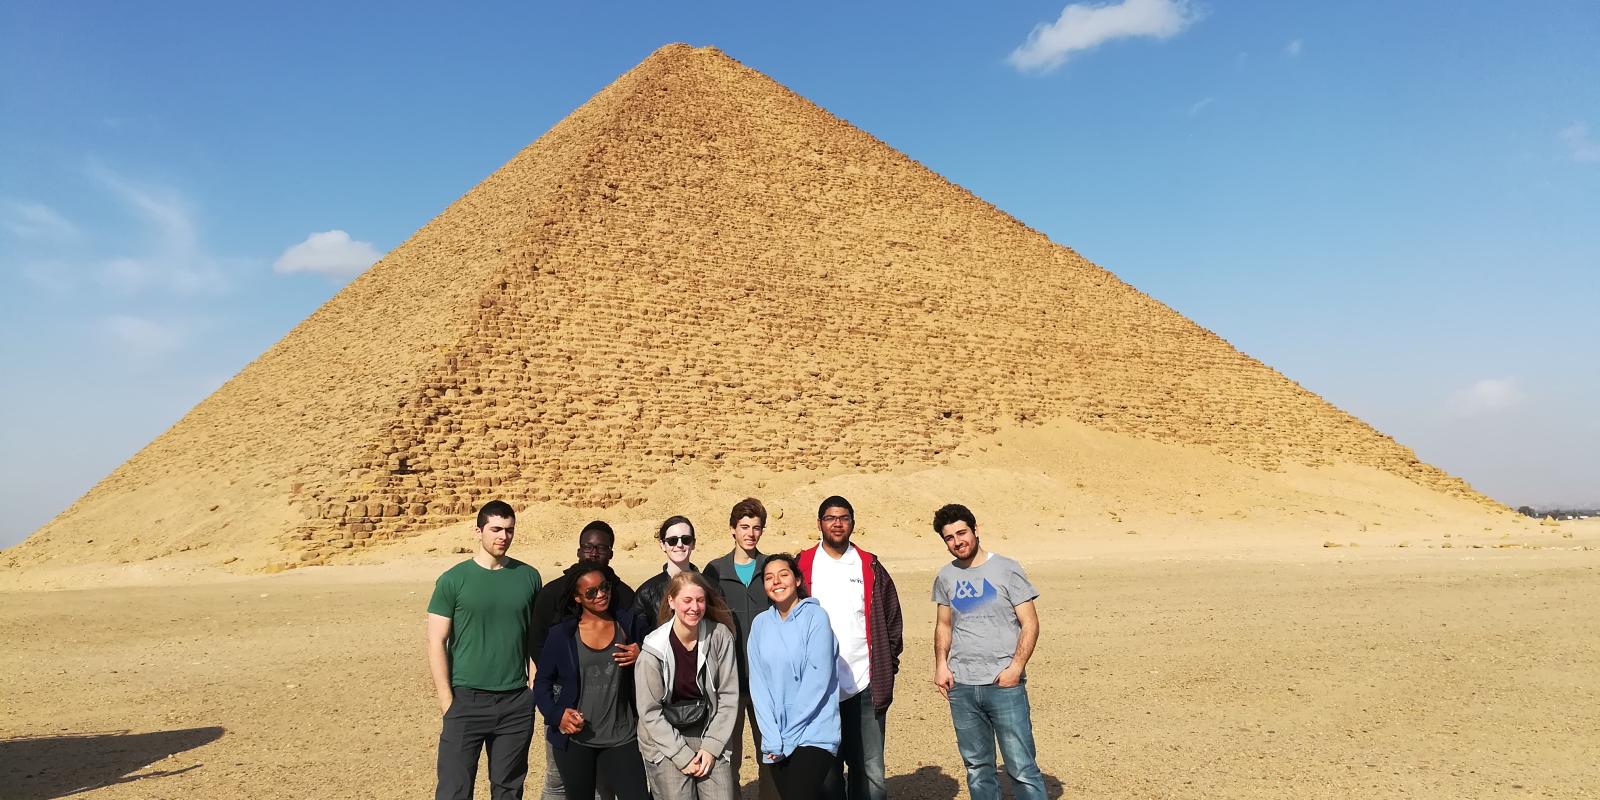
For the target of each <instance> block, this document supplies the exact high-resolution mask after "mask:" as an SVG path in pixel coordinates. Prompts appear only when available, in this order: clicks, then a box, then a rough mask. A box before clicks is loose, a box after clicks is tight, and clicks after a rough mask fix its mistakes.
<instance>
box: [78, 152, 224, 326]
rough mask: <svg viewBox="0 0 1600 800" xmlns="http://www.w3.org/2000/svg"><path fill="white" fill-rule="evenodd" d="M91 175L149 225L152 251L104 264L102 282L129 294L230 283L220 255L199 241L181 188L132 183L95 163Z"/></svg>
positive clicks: (213, 288) (203, 289)
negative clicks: (212, 252) (204, 246)
mask: <svg viewBox="0 0 1600 800" xmlns="http://www.w3.org/2000/svg"><path fill="white" fill-rule="evenodd" d="M88 172H89V176H90V177H92V178H94V179H95V180H96V181H97V182H99V183H100V185H101V186H102V187H104V188H105V189H106V190H108V191H109V192H110V193H111V195H112V196H113V197H114V198H116V199H117V200H118V201H120V202H121V203H122V204H123V205H124V206H125V207H126V208H127V209H128V210H129V211H130V212H132V213H133V215H134V216H135V217H138V218H139V219H141V220H142V221H143V222H144V223H145V225H146V226H147V229H148V233H149V238H150V243H151V247H150V251H149V252H147V253H144V254H141V255H138V256H120V257H118V258H114V259H111V260H109V261H107V262H105V263H104V264H103V265H102V266H101V268H100V282H101V283H102V285H104V286H106V287H107V288H110V289H113V290H115V291H119V292H122V293H125V294H137V293H139V292H142V291H145V290H147V289H161V290H165V291H167V292H170V293H173V294H177V295H193V294H201V293H215V292H220V291H223V290H224V289H226V288H227V285H228V281H227V277H226V275H225V273H224V270H223V268H222V266H221V264H220V263H219V261H218V259H217V258H216V257H215V256H213V255H211V254H210V253H208V252H206V250H205V249H204V248H203V247H202V246H201V244H200V235H199V232H198V226H197V225H196V224H195V221H194V217H193V215H192V214H191V213H190V211H189V210H188V204H187V203H185V202H184V200H183V198H182V197H181V196H179V195H178V194H177V193H176V192H174V191H172V190H170V189H161V188H157V187H152V186H145V185H142V184H138V183H135V182H133V181H130V180H128V179H126V178H124V177H123V176H121V175H119V174H117V173H116V172H113V171H112V170H110V169H108V168H106V167H104V166H100V165H98V164H91V165H90V166H89V168H88Z"/></svg>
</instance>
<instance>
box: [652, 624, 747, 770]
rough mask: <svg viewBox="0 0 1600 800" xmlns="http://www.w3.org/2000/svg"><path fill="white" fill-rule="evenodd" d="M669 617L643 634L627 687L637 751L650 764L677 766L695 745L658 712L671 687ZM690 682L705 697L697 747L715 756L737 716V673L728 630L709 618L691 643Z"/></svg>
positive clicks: (724, 746)
mask: <svg viewBox="0 0 1600 800" xmlns="http://www.w3.org/2000/svg"><path fill="white" fill-rule="evenodd" d="M671 635H672V620H670V619H669V620H667V621H666V622H665V623H664V624H662V625H661V627H659V628H656V629H655V630H653V631H651V632H650V633H649V634H648V635H647V636H645V637H644V644H643V646H642V647H641V648H640V650H639V660H638V661H637V662H635V664H634V669H633V691H634V698H635V700H636V701H637V707H638V709H639V754H640V755H642V756H644V760H645V761H648V762H650V763H652V764H657V763H660V762H661V760H662V759H664V758H665V759H671V760H672V763H673V764H675V765H677V767H678V768H679V769H682V768H684V767H687V766H689V762H690V761H692V760H694V754H695V749H694V748H691V747H689V744H688V742H686V741H684V738H683V734H682V733H679V732H678V729H677V728H674V727H672V725H671V724H669V723H668V722H667V720H666V718H665V717H663V716H662V715H661V706H662V705H664V704H665V703H666V702H667V696H668V694H669V693H670V692H671V689H672V673H673V672H674V671H675V669H676V667H677V661H676V659H674V658H673V657H672V643H671V641H669V640H668V639H667V637H669V636H671ZM694 657H695V665H696V666H695V670H696V675H695V683H696V684H697V685H698V686H699V687H700V693H701V695H703V696H704V697H705V698H706V699H707V700H709V701H711V708H710V714H709V715H708V717H707V719H706V727H705V733H704V735H702V736H701V739H700V748H701V749H704V750H705V751H706V752H708V753H711V754H713V755H715V756H717V757H718V758H721V757H723V754H724V751H726V750H727V749H728V739H730V738H732V737H733V726H734V722H735V721H736V720H737V719H738V715H739V673H738V668H737V667H735V666H734V640H733V631H730V630H728V628H727V626H724V625H721V624H719V623H717V622H714V621H712V620H710V619H702V620H700V631H699V643H698V644H696V645H695V648H694Z"/></svg>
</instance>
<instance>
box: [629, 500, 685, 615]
mask: <svg viewBox="0 0 1600 800" xmlns="http://www.w3.org/2000/svg"><path fill="white" fill-rule="evenodd" d="M656 544H659V545H661V552H662V553H665V554H666V556H667V563H665V564H663V565H662V566H661V572H659V573H657V574H656V575H655V576H654V577H652V578H650V580H647V581H645V582H644V583H641V584H639V591H638V593H637V594H635V595H634V598H635V599H634V604H633V610H634V611H637V612H639V613H640V614H641V615H643V616H644V618H645V619H647V620H649V621H650V626H651V627H652V628H653V627H655V626H657V625H660V624H661V623H663V622H666V621H667V617H669V616H671V614H672V612H671V611H670V610H668V609H667V608H666V606H664V605H662V600H664V599H665V598H666V593H667V581H670V580H672V579H673V577H674V576H676V575H677V574H678V573H680V572H699V571H700V568H699V567H696V566H695V565H694V564H693V562H691V561H689V557H690V556H692V555H694V523H692V522H690V521H689V518H688V517H682V516H672V517H667V519H666V521H665V522H662V523H661V528H660V529H659V530H657V531H656Z"/></svg>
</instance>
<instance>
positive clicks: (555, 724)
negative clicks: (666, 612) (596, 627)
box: [533, 606, 650, 750]
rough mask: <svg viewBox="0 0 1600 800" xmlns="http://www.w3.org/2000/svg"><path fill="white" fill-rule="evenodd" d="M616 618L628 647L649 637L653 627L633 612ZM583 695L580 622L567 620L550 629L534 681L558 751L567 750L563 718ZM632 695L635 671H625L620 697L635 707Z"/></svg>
mask: <svg viewBox="0 0 1600 800" xmlns="http://www.w3.org/2000/svg"><path fill="white" fill-rule="evenodd" d="M616 618H617V624H619V625H621V626H622V638H623V641H624V642H625V643H626V644H639V643H641V642H643V641H644V637H645V635H646V634H648V633H650V626H649V625H646V624H645V621H644V618H643V617H641V616H639V615H638V614H636V613H634V611H633V609H632V608H629V607H626V606H624V607H623V608H620V609H618V610H617V611H616ZM582 694H583V680H582V676H581V675H580V674H579V672H578V620H577V618H576V617H568V618H566V619H564V620H562V621H560V622H557V623H556V624H554V625H552V626H550V633H549V635H548V636H547V637H546V638H545V641H544V648H543V652H542V653H541V654H540V656H539V675H538V677H536V678H534V679H533V704H534V705H535V706H538V708H539V713H540V714H543V715H544V721H545V734H544V736H545V738H546V739H548V740H549V741H550V744H551V745H553V746H554V747H555V748H556V749H557V750H565V749H567V740H568V738H569V737H568V736H567V735H566V734H564V733H562V732H561V715H562V713H563V712H565V711H566V710H567V709H569V708H577V707H578V698H579V697H580V696H582ZM633 695H634V689H633V670H632V669H624V670H623V671H622V685H621V686H619V687H617V697H618V698H621V699H623V700H624V702H627V703H628V704H629V705H632V704H633V702H634V699H633Z"/></svg>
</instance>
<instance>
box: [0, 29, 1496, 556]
mask: <svg viewBox="0 0 1600 800" xmlns="http://www.w3.org/2000/svg"><path fill="white" fill-rule="evenodd" d="M1054 418H1066V419H1071V420H1076V421H1079V422H1083V423H1086V424H1088V425H1091V426H1094V427H1096V428H1099V429H1102V430H1107V431H1112V432H1118V433H1129V434H1134V435H1137V436H1139V437H1143V438H1147V439H1153V440H1156V441H1161V442H1170V443H1176V444H1186V445H1196V444H1198V445H1205V446H1208V447H1211V448H1214V449H1215V450H1216V451H1218V452H1220V453H1223V454H1225V455H1227V456H1228V457H1230V458H1231V459H1233V460H1235V461H1237V462H1240V463H1244V464H1249V465H1253V466H1258V467H1262V468H1267V469H1272V468H1276V467H1278V466H1279V465H1280V464H1283V463H1285V462H1295V463H1301V464H1309V465H1322V464H1333V463H1353V464H1358V465H1364V466H1368V467H1373V468H1376V469H1380V470H1384V471H1387V472H1390V473H1393V474H1395V475H1399V476H1402V477H1404V478H1406V479H1408V480H1410V481H1412V482H1414V483H1417V484H1420V485H1422V486H1425V487H1428V488H1431V489H1433V490H1436V491H1438V492H1440V493H1442V494H1445V495H1449V496H1453V497H1458V498H1462V499H1466V500H1469V501H1473V502H1481V503H1484V504H1489V501H1487V500H1485V499H1484V498H1482V497H1481V496H1479V495H1476V494H1475V493H1473V492H1472V491H1471V490H1470V489H1469V488H1468V487H1467V486H1466V485H1465V484H1464V483H1462V482H1461V481H1460V480H1459V479H1456V478H1454V477H1452V476H1449V475H1447V474H1445V473H1443V472H1441V471H1439V470H1437V469H1435V468H1433V467H1431V466H1429V465H1427V464H1424V463H1422V462H1420V461H1419V460H1418V459H1417V458H1416V456H1415V455H1414V454H1413V453H1412V452H1411V451H1409V450H1407V449H1406V448H1404V447H1401V446H1399V445H1398V444H1396V443H1395V442H1394V441H1393V440H1391V439H1389V438H1388V437H1386V436H1383V435H1382V434H1380V433H1378V432H1377V431H1375V430H1373V429H1372V428H1371V427H1369V426H1367V425H1366V424H1365V423H1363V422H1361V421H1360V420H1358V419H1355V418H1354V417H1351V416H1350V415H1348V414H1345V413H1344V412H1341V411H1339V410H1338V409H1336V408H1334V407H1332V406H1331V405H1329V404H1328V403H1326V402H1324V401H1323V400H1321V399H1320V398H1318V397H1317V396H1316V395H1314V394H1312V393H1310V392H1308V391H1306V390H1304V389H1303V388H1301V387H1299V386H1298V385H1296V384H1294V383H1293V382H1291V381H1289V380H1287V379H1285V378H1283V377H1282V376H1281V375H1279V374H1277V373H1276V372H1274V371H1273V370H1271V369H1269V368H1268V367H1266V366H1264V365H1262V364H1261V363H1259V362H1257V361H1256V360H1254V359H1251V358H1249V357H1247V356H1245V355H1242V354H1240V353H1239V352H1237V351H1236V350H1234V349H1233V348H1232V347H1230V346H1229V345H1228V344H1227V343H1226V342H1224V341H1223V340H1222V339H1220V338H1219V337H1217V336H1215V335H1214V334H1212V333H1210V332H1209V331H1206V330H1204V329H1203V328H1200V327H1199V326H1197V325H1195V324H1194V323H1192V322H1190V321H1189V320H1187V319H1185V318H1184V317H1182V316H1181V315H1179V314H1178V313H1176V312H1174V311H1172V310H1171V309H1169V308H1167V307H1165V306H1163V305H1162V304H1160V303H1158V302H1156V301H1155V300H1153V299H1151V298H1149V297H1147V296H1145V295H1144V294H1142V293H1140V292H1138V291H1137V290H1135V289H1133V288H1132V287H1130V286H1128V285H1127V284H1125V283H1123V282H1122V281H1120V280H1118V279H1117V278H1116V277H1115V276H1113V275H1112V274H1111V273H1109V272H1107V271H1105V270H1103V269H1101V268H1099V267H1097V266H1095V265H1093V264H1091V263H1089V262H1088V261H1087V260H1085V259H1083V258H1081V257H1080V256H1078V255H1077V254H1076V253H1074V252H1073V251H1071V250H1070V249H1068V248H1065V247H1062V246H1060V245H1057V244H1054V243H1052V242H1050V241H1049V240H1048V239H1047V238H1046V237H1044V236H1043V235H1041V234H1039V233H1037V232H1035V231H1032V230H1030V229H1028V228H1027V227H1026V226H1024V225H1022V224H1020V223H1019V222H1017V221H1016V220H1015V219H1013V218H1011V217H1009V216H1007V215H1005V214H1004V213H1002V212H1000V211H998V210H997V209H995V208H994V207H993V206H991V205H989V204H987V203H985V202H983V201H982V200H980V199H978V198H976V197H974V196H972V195H971V194H970V193H968V192H966V191H965V190H962V189H960V188H959V187H957V186H955V185H953V184H951V183H949V182H948V181H946V180H944V179H943V178H941V177H939V176H938V175H936V174H934V173H932V172H931V171H929V170H927V169H926V168H924V167H922V166H921V165H919V164H917V163H915V162H914V161H912V160H910V159H909V158H906V157H905V156H903V155H901V154H900V153H898V152H896V151H894V150H893V149H892V148H890V147H888V146H887V145H885V144H883V143H882V142H879V141H878V140H876V139H874V138H872V137H871V136H869V135H867V134H865V133H863V132H861V131H859V130H857V129H855V128H853V127H851V126H850V125H849V124H847V123H845V122H843V121H841V120H839V119H838V118H836V117H833V116H832V115H830V114H828V113H827V112H826V111H823V110H822V109H820V108H818V107H817V106H815V105H813V104H811V103H810V102H808V101H806V100H804V99H803V98H801V97H799V96H797V95H795V94H793V93H792V92H789V91H788V90H786V89H784V88H783V87H781V86H780V85H778V84H776V83H775V82H773V81H771V80H770V79H769V78H767V77H765V76H763V75H761V74H759V73H757V72H755V71H753V70H750V69H747V68H745V67H743V66H741V65H739V64H738V63H737V62H735V61H734V60H732V59H730V58H728V57H727V56H725V55H722V54H721V53H719V52H716V51H714V50H710V49H704V48H702V49H695V48H689V47H685V46H681V45H679V46H669V47H666V48H663V49H662V50H660V51H657V53H655V54H654V55H652V56H651V57H650V58H649V59H647V60H646V61H644V62H643V63H642V64H640V65H639V66H638V67H636V68H635V69H634V70H632V71H631V72H629V73H628V74H627V75H624V76H623V77H622V78H620V79H618V81H616V82H615V83H613V84H612V85H611V86H609V87H607V88H606V89H605V90H603V91H601V92H600V93H599V94H598V95H596V96H595V97H594V98H593V99H591V100H590V101H589V102H588V103H586V104H585V105H584V106H583V107H582V108H580V109H578V110H577V111H576V112H574V113H573V114H572V115H571V116H570V117H568V118H567V119H566V120H564V121H563V122H561V123H560V124H559V125H557V126H556V127H555V128H553V129H552V130H551V131H550V132H549V133H547V134H546V135H545V136H543V137H541V138H540V139H539V140H538V141H537V142H535V143H534V144H532V145H530V146H529V147H528V148H527V149H525V150H524V151H523V152H521V153H520V154H518V155H517V156H516V157H515V158H513V159H512V160H511V161H510V162H508V163H507V164H506V165H505V166H504V167H502V168H501V169H500V170H499V171H497V172H496V173H494V174H493V175H491V176H490V177H489V178H488V179H487V180H485V181H484V182H483V183H482V184H480V185H479V186H477V187H475V188H474V189H473V190H472V191H471V192H469V193H468V194H467V195H465V196H464V197H463V198H462V199H461V200H459V201H457V202H456V203H455V204H453V205H452V206H450V207H449V208H448V209H447V210H446V211H445V212H444V213H443V214H441V215H440V216H439V217H438V218H436V219H435V220H434V221H432V222H430V223H429V224H428V225H427V226H425V227H424V228H423V229H421V230H420V231H418V233H417V234H416V235H415V236H413V237H412V238H411V239H410V240H409V241H408V242H406V243H405V244H404V245H402V246H401V247H399V248H397V249H396V250H395V251H394V252H393V253H391V254H390V255H389V256H387V257H386V258H385V259H384V260H383V261H381V262H379V263H378V264H377V265H375V266H374V267H373V268H372V269H371V270H369V271H368V272H367V273H366V274H364V275H363V276H362V277H361V278H359V279H357V280H356V281H355V282H353V283H352V284H351V285H350V286H349V287H347V288H346V289H344V290H343V291H341V292H340V293H339V294H338V295H336V296H335V297H334V298H333V299H332V300H330V301H329V302H328V303H327V304H326V305H325V306H324V307H323V308H321V309H320V310H318V311H317V312H316V313H315V314H313V315H312V316H311V317H309V318H308V319H307V320H305V321H304V322H303V323H302V324H301V325H300V326H298V327H297V328H296V329H295V330H294V331H292V332H291V333H290V334H289V335H288V336H287V337H285V338H284V340H283V341H281V342H279V343H278V344H277V345H275V346H274V347H273V348H272V349H271V350H269V351H268V352H267V353H266V354H264V355H263V356H262V357H261V358H260V359H258V360H257V361H256V362H255V363H253V364H251V365H250V366H249V367H247V368H246V369H245V370H244V371H242V372H241V373H240V374H239V375H238V376H237V377H235V378H234V379H233V380H232V381H230V382H229V383H228V384H227V385H225V386H224V387H223V388H222V389H220V390H218V392H217V393H216V394H214V395H213V396H211V397H210V398H208V399H207V400H206V401H204V402H203V403H201V404H200V405H199V406H198V407H196V408H195V409H194V411H192V412H191V413H190V414H189V415H188V416H186V417H185V418H184V419H183V420H181V421H180V422H179V423H178V424H177V425H175V426H174V427H173V428H172V429H171V430H169V431H168V432H167V433H165V434H163V435H162V436H161V437H160V438H158V439H156V440H155V441H154V442H152V443H151V444H150V445H149V446H148V447H146V448H145V449H144V450H143V451H141V452H140V453H139V454H138V455H136V456H135V457H134V458H133V459H130V460H129V461H128V462H127V463H126V464H124V465H123V466H122V467H120V468H119V469H118V470H117V471H115V472H114V473H112V475H111V476H109V477H108V478H106V479H105V480H104V481H102V482H101V484H99V485H98V486H96V487H95V488H94V489H93V490H91V491H90V492H89V493H88V494H87V495H85V496H84V498H82V499H81V500H80V501H79V502H78V503H76V504H75V505H74V506H73V507H72V508H71V509H69V510H68V511H66V512H64V513H63V514H62V515H61V516H60V517H58V518H57V519H56V520H55V521H53V522H52V523H51V524H50V525H48V526H46V527H45V528H43V529H41V531H40V532H39V533H37V534H36V535H35V536H34V537H33V538H32V539H30V540H29V542H28V543H26V544H25V545H24V546H23V548H20V549H22V550H24V551H28V550H30V549H31V550H33V551H37V554H38V555H39V556H45V555H47V554H48V551H49V549H50V548H49V546H48V543H49V541H50V540H51V539H53V538H56V537H71V536H75V535H77V533H75V532H80V531H82V530H88V529H90V528H92V527H94V526H96V525H102V526H103V525H106V524H110V523H113V522H115V523H117V524H119V525H120V526H121V527H123V528H131V529H133V530H137V531H140V532H141V533H142V535H144V536H146V537H152V538H147V539H146V540H145V541H144V542H142V543H141V547H144V548H145V549H146V550H149V549H151V548H159V547H163V546H165V547H169V548H170V547H172V546H174V545H177V544H178V543H185V544H189V543H199V542H202V541H204V542H211V541H216V540H218V539H219V538H227V537H229V536H233V537H238V538H250V537H256V538H259V536H260V531H261V530H263V529H264V527H271V528H274V529H275V530H276V531H278V532H283V531H285V530H289V529H290V528H291V527H292V530H293V532H292V533H291V534H290V535H288V536H287V537H286V538H285V540H284V542H283V543H284V544H285V545H287V546H289V547H292V548H294V549H295V550H297V551H298V550H304V551H305V552H304V555H303V556H302V557H304V558H305V559H307V560H308V561H311V562H316V561H319V560H321V559H323V558H325V557H326V555H327V554H329V553H332V552H335V551H337V550H338V549H340V548H345V549H348V548H350V547H352V546H359V545H366V544H369V543H371V542H374V541H379V540H383V539H386V538H391V537H393V536H397V535H405V534H406V533H408V532H411V531H414V530H417V529H419V528H424V527H430V526H435V525H438V524H443V523H445V522H448V521H450V520H452V519H456V518H459V517H461V516H464V515H465V514H466V513H467V512H468V511H469V510H470V509H471V508H472V507H474V506H475V505H476V504H477V503H479V502H481V501H482V500H484V499H487V498H488V497H491V496H503V497H507V498H510V499H512V500H513V501H515V502H524V503H525V502H540V501H552V502H560V503H564V504H569V505H579V506H596V507H608V506H614V505H617V504H621V505H623V506H625V507H633V506H636V505H637V504H639V503H641V502H643V501H645V500H646V499H647V498H648V497H649V496H650V492H651V489H650V487H651V485H652V483H653V482H654V481H655V480H656V479H658V478H660V477H662V476H665V475H668V474H671V473H672V472H673V471H674V470H678V469H683V468H685V467H687V466H695V467H704V468H712V469H718V468H738V467H742V466H753V467H761V468H766V469H772V470H782V469H796V468H839V467H842V468H848V469H855V470H860V471H884V470H892V469H895V468H897V467H900V466H903V465H917V464H929V463H935V462H937V461H939V460H940V459H941V458H944V457H946V456H947V455H948V454H949V453H950V452H951V451H952V450H953V449H954V448H955V447H956V446H958V445H959V444H962V443H964V442H969V441H971V440H973V439H974V438H975V437H978V436H983V435H986V434H989V433H992V432H993V431H995V430H996V429H997V428H998V427H999V426H1000V425H1002V424H1007V423H1023V424H1027V423H1031V422H1038V421H1042V420H1047V419H1054ZM197 475H204V476H206V477H205V479H204V480H197V479H196V477H195V476H197ZM151 498H165V499H167V500H169V501H170V504H172V505H175V506H181V507H184V508H190V509H197V508H209V506H210V505H211V504H215V505H218V506H220V507H221V508H219V509H218V510H217V511H215V512H207V513H212V514H216V515H221V516H220V517H219V519H221V518H227V519H228V520H230V521H232V522H237V521H238V519H239V517H240V515H243V516H246V517H248V518H249V519H250V520H253V523H252V524H240V525H238V526H237V527H236V528H235V530H236V531H237V532H236V533H228V532H226V531H224V530H221V529H219V528H218V525H217V523H216V522H215V521H213V522H212V523H211V524H207V522H206V517H205V516H204V514H199V515H198V516H195V517H193V518H192V519H191V521H190V522H189V523H188V524H187V525H184V526H177V527H174V528H172V529H170V530H163V529H162V527H161V526H160V525H159V524H158V523H157V522H155V519H156V518H154V517H150V516H149V515H150V514H154V513H156V511H158V510H159V509H160V507H161V505H162V504H161V503H152V502H150V499H151ZM147 507H150V509H151V510H145V509H146V508H147ZM129 508H135V509H139V513H138V514H135V515H134V518H132V519H130V518H129V513H128V509H129ZM158 531H160V532H159V533H158ZM108 546H109V547H112V548H115V547H119V546H125V543H124V544H123V545H116V544H113V545H108Z"/></svg>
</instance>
